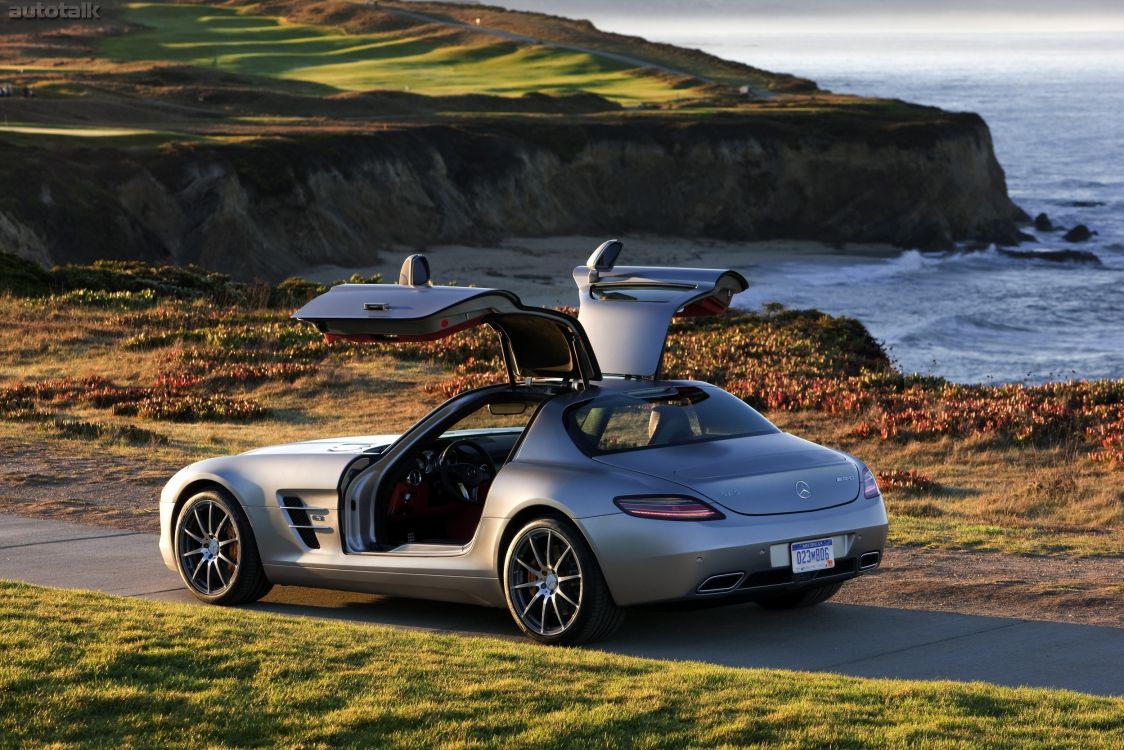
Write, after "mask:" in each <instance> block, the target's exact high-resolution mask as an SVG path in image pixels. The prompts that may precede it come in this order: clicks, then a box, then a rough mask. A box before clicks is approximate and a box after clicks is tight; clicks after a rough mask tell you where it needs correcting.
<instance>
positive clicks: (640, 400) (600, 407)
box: [567, 386, 778, 454]
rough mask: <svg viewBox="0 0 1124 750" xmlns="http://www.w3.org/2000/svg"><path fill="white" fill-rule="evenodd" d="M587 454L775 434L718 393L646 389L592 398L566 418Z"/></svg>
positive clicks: (683, 388)
mask: <svg viewBox="0 0 1124 750" xmlns="http://www.w3.org/2000/svg"><path fill="white" fill-rule="evenodd" d="M567 429H568V430H569V432H570V434H571V436H573V438H574V441H575V442H576V443H577V444H578V447H579V448H581V449H582V450H583V451H584V452H586V453H589V454H602V453H616V452H619V451H632V450H640V449H642V448H660V447H665V446H670V445H686V444H688V443H698V442H703V441H707V440H721V439H724V438H733V437H748V436H750V435H765V434H768V433H772V432H777V431H778V430H777V428H776V427H774V426H773V424H772V423H771V422H769V420H767V419H765V417H763V416H761V415H760V414H758V413H757V412H756V411H754V410H753V409H752V408H751V407H750V406H748V405H747V404H746V403H745V402H744V401H742V400H741V399H739V398H736V397H735V396H731V395H730V394H729V393H726V392H725V391H722V390H719V389H717V388H713V389H712V388H698V387H694V386H674V387H667V388H663V387H660V388H646V389H638V390H635V391H630V392H628V393H614V394H612V395H608V396H602V397H601V398H595V399H593V400H592V401H589V402H587V403H585V404H582V405H581V406H578V407H577V408H576V409H573V410H572V411H571V412H570V413H569V415H568V416H567Z"/></svg>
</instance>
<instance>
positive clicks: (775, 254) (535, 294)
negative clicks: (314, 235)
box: [301, 236, 901, 306]
mask: <svg viewBox="0 0 1124 750" xmlns="http://www.w3.org/2000/svg"><path fill="white" fill-rule="evenodd" d="M604 239H605V238H603V237H580V236H572V237H545V238H521V237H516V238H511V239H508V240H504V241H502V242H500V243H499V244H497V245H495V246H491V247H469V246H465V245H438V246H434V247H430V248H426V249H425V250H424V251H422V252H424V253H425V255H426V257H428V258H429V263H430V267H431V269H432V272H433V278H434V282H435V283H437V284H448V283H456V284H461V285H466V286H467V285H472V286H478V287H492V288H500V289H509V290H511V291H513V292H515V293H516V294H518V295H519V297H520V299H522V300H523V301H524V302H525V303H527V304H532V305H547V306H553V305H573V304H575V303H576V302H577V300H576V298H575V289H574V283H573V277H572V274H573V270H574V267H575V266H578V265H582V264H584V263H585V261H586V258H588V257H589V255H590V253H592V252H593V250H594V249H595V248H596V247H597V246H598V245H600V244H601V242H603V241H604ZM621 239H623V240H624V243H625V246H624V251H623V253H622V254H621V258H620V261H619V264H620V265H643V266H688V267H689V266H694V267H701V268H709V267H718V268H733V269H737V270H738V271H741V272H742V273H744V274H745V275H746V278H747V279H749V283H750V285H751V286H752V285H753V283H754V279H753V269H754V268H755V267H761V266H767V265H777V264H780V263H786V262H791V261H811V262H818V263H824V264H832V263H837V264H839V265H851V264H855V263H864V262H871V261H874V260H879V259H882V258H891V257H895V256H897V255H899V254H900V253H901V251H900V250H898V249H897V248H894V247H890V246H888V245H847V246H846V247H844V248H842V249H840V248H835V247H832V246H830V245H825V244H823V243H819V242H811V241H805V240H769V241H760V242H721V241H717V240H684V239H677V238H666V237H633V238H630V237H622V238H621ZM410 252H418V251H416V250H413V251H411V250H408V249H403V250H401V251H400V252H399V253H392V252H383V253H382V257H383V258H385V260H383V261H380V262H379V263H376V264H373V265H370V266H363V267H351V268H344V267H341V266H317V267H314V268H310V269H308V270H306V271H305V272H304V273H302V274H301V275H302V276H304V277H305V278H307V279H310V280H313V281H321V282H330V281H335V280H337V279H343V278H347V277H348V276H350V275H351V274H353V273H359V274H362V275H364V276H370V275H372V274H375V273H381V274H382V276H383V279H384V280H385V281H387V282H395V281H397V279H398V269H399V267H400V265H401V263H402V259H403V258H404V257H405V256H406V255H408V254H410Z"/></svg>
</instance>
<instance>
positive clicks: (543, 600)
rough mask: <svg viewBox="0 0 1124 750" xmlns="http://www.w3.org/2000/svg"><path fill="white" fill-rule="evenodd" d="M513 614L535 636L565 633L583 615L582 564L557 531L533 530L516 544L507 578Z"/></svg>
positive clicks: (570, 545) (565, 539)
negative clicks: (579, 615)
mask: <svg viewBox="0 0 1124 750" xmlns="http://www.w3.org/2000/svg"><path fill="white" fill-rule="evenodd" d="M507 579H508V580H507V586H508V595H509V597H510V599H511V603H512V607H513V610H514V612H515V613H516V614H517V615H518V616H519V619H520V620H521V621H522V623H523V624H524V625H525V626H526V627H527V628H528V629H529V630H531V631H532V632H534V633H537V634H539V635H542V636H553V635H558V634H560V633H564V632H565V631H566V630H567V629H568V628H569V627H570V626H572V625H573V624H574V622H575V621H576V620H577V617H578V614H579V613H580V612H581V607H582V596H583V593H584V592H583V582H582V569H581V563H580V562H579V560H578V556H577V554H575V552H574V547H573V544H571V542H570V540H569V539H567V538H566V537H565V536H563V535H562V534H560V533H559V532H558V531H556V530H553V529H550V528H542V527H540V528H534V529H531V530H530V531H528V532H526V533H525V534H523V536H521V537H520V538H519V539H517V540H516V541H515V546H514V548H513V550H512V553H511V565H509V566H508V575H507Z"/></svg>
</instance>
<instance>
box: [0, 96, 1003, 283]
mask: <svg viewBox="0 0 1124 750" xmlns="http://www.w3.org/2000/svg"><path fill="white" fill-rule="evenodd" d="M810 130H811V131H812V132H809V131H810ZM0 158H2V159H3V160H4V161H5V162H6V168H5V170H4V172H5V174H4V176H3V177H2V178H0V179H2V180H3V183H4V184H3V185H0V189H2V193H0V247H5V248H7V249H9V250H11V251H13V252H16V253H18V254H20V255H23V256H24V257H28V258H32V259H36V260H39V261H41V262H45V263H63V262H77V261H83V262H84V261H90V260H94V259H97V258H144V259H149V260H157V261H165V262H176V263H188V262H192V263H198V264H201V265H203V266H206V267H208V268H212V269H215V270H220V271H224V272H229V273H233V274H234V275H236V276H238V277H241V278H252V277H260V278H265V279H269V280H276V279H279V278H282V277H284V276H287V275H290V274H292V273H295V272H297V271H299V270H301V269H303V268H306V267H308V266H310V265H316V264H324V263H335V264H341V265H351V264H364V263H369V262H371V260H372V259H373V258H375V257H376V256H377V254H378V253H379V252H380V251H381V250H389V249H391V248H393V249H395V251H397V250H398V249H400V248H401V247H402V246H408V247H424V246H426V245H429V244H438V243H454V242H455V243H465V244H484V243H488V242H491V241H494V240H496V239H498V238H501V237H506V236H546V235H554V234H594V235H597V234H604V235H626V234H629V233H641V232H643V233H657V234H661V235H668V236H682V237H692V238H697V237H713V238H722V239H733V240H737V239H745V240H752V239H768V238H807V239H817V240H823V241H826V242H833V243H841V242H888V243H892V244H896V245H900V246H903V247H923V248H932V247H948V246H951V244H952V243H953V242H954V241H959V240H982V241H999V242H1013V241H1016V240H1017V234H1018V233H1017V230H1016V227H1015V220H1016V219H1017V218H1018V217H1019V211H1018V209H1017V207H1015V206H1014V204H1013V203H1012V202H1011V201H1010V199H1009V198H1008V197H1007V190H1006V184H1005V181H1004V176H1003V171H1002V169H1001V168H1000V167H999V164H998V163H997V162H996V159H995V156H994V153H993V151H992V145H991V139H990V135H989V133H988V131H987V127H986V125H985V124H984V123H983V121H982V120H980V119H979V118H978V117H977V116H975V115H943V113H942V116H941V117H940V118H934V119H933V120H932V121H921V122H911V123H904V124H901V125H894V124H879V125H878V126H877V127H870V126H866V125H864V124H862V123H842V124H839V125H838V126H833V127H829V128H824V127H817V128H814V129H809V128H807V127H793V126H790V125H788V124H785V123H780V124H778V123H776V122H762V123H754V122H752V121H751V120H749V119H748V118H738V119H737V120H736V121H730V122H723V121H716V122H706V123H698V122H695V123H687V124H681V123H677V122H673V121H671V120H670V119H669V120H666V121H660V120H656V119H653V120H651V121H634V122H627V121H626V122H620V123H613V124H607V123H570V124H548V123H535V122H528V121H523V120H521V121H518V122H492V123H488V124H486V125H484V124H478V125H437V126H424V127H421V126H419V127H413V128H402V129H398V130H393V131H383V132H379V133H376V134H373V135H362V136H359V135H350V136H312V137H303V138H301V139H299V140H287V139H278V140H270V141H253V142H247V143H241V144H205V143H181V144H173V145H169V146H164V147H161V148H159V149H147V148H141V149H136V150H126V149H115V148H104V147H102V148H88V147H86V148H71V149H53V150H49V151H48V150H37V149H22V150H14V149H11V148H10V147H4V148H3V149H2V150H0Z"/></svg>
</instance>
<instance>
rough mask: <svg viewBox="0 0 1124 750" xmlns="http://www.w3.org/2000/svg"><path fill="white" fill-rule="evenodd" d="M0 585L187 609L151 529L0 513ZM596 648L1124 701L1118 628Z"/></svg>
mask: <svg viewBox="0 0 1124 750" xmlns="http://www.w3.org/2000/svg"><path fill="white" fill-rule="evenodd" d="M0 578H8V579H18V580H23V581H28V582H30V583H36V584H41V585H45V586H59V587H63V588H84V589H97V590H101V591H105V592H107V593H113V594H123V595H127V596H143V597H148V598H152V599H160V600H164V601H175V602H192V603H194V602H195V600H194V599H193V598H191V596H190V595H189V594H187V592H186V591H184V589H183V587H182V585H181V583H180V580H179V577H178V576H177V575H175V574H174V573H171V572H169V571H168V570H167V569H166V568H165V567H164V564H163V563H162V562H161V560H160V555H159V552H158V551H157V549H156V536H155V535H154V534H138V533H131V532H126V531H121V530H118V529H108V528H99V527H94V526H79V525H76V524H69V523H63V522H60V521H47V520H41V519H31V518H23V517H20V516H14V515H10V514H0ZM248 608H249V609H255V610H261V611H267V612H276V613H280V614H286V615H299V616H311V617H322V618H330V619H337V620H349V621H352V622H361V623H379V624H385V625H395V626H400V627H415V628H425V629H432V630H451V631H456V632H460V633H483V634H488V635H498V636H503V637H512V638H514V637H516V630H515V626H514V625H513V624H512V623H511V621H510V620H509V618H508V614H507V612H505V611H502V610H493V609H486V608H483V607H471V606H461V605H454V604H443V603H435V602H425V601H412V600H406V599H389V598H384V597H378V596H368V595H361V594H347V593H338V592H331V591H319V590H315V589H304V588H297V587H290V586H283V587H278V588H276V589H274V591H273V593H271V594H270V595H269V596H268V597H267V598H266V599H264V600H263V601H261V602H259V603H257V604H255V605H252V606H250V607H248ZM599 647H600V648H603V649H605V650H606V651H612V652H616V653H621V654H632V655H636V656H646V657H652V658H657V659H692V660H698V661H705V662H711V663H714V664H723V665H728V666H736V667H777V668H784V669H799V670H816V671H830V672H840V673H843V674H850V675H858V676H864V677H902V678H909V679H926V680H928V679H951V680H985V681H987V682H993V683H997V684H1001V685H1031V686H1036V687H1058V688H1069V689H1072V690H1080V691H1082V692H1087V693H1097V694H1102V695H1124V677H1122V675H1124V629H1119V628H1105V627H1094V626H1090V625H1071V624H1065V623H1052V622H1033V621H1027V620H1015V619H1006V618H999V617H977V616H971V615H957V614H949V613H944V612H917V611H910V610H898V609H887V608H880V607H860V606H854V605H848V604H826V605H822V606H820V607H816V608H814V609H810V610H803V611H797V612H768V611H765V610H762V609H760V608H758V607H755V606H754V605H752V604H746V605H738V606H733V607H724V608H720V609H710V610H703V611H694V612H690V611H685V612H684V611H649V610H637V611H634V612H630V613H629V618H628V620H627V621H626V622H625V626H624V627H623V628H622V629H621V630H620V632H619V633H618V634H617V635H616V636H614V638H613V639H612V640H610V641H607V642H605V643H604V644H602V645H601V646H599Z"/></svg>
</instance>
